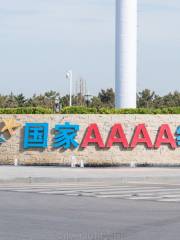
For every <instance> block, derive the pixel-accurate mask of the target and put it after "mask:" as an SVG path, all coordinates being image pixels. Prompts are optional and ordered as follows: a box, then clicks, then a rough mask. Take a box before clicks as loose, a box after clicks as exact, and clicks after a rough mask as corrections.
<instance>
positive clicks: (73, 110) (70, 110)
mask: <svg viewBox="0 0 180 240" xmlns="http://www.w3.org/2000/svg"><path fill="white" fill-rule="evenodd" d="M61 113H63V114H180V107H169V108H161V109H155V108H136V109H111V108H101V109H96V108H87V107H66V108H64V109H62V111H61Z"/></svg>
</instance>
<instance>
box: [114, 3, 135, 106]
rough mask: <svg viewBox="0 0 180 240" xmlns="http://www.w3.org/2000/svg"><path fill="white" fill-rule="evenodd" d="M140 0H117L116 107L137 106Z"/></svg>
mask: <svg viewBox="0 0 180 240" xmlns="http://www.w3.org/2000/svg"><path fill="white" fill-rule="evenodd" d="M137 1H138V0H116V87H115V92H116V108H136V81H137V16H138V7H137V6H138V4H137Z"/></svg>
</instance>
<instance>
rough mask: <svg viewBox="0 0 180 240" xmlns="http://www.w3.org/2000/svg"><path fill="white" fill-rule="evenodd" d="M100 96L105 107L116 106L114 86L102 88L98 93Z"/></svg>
mask: <svg viewBox="0 0 180 240" xmlns="http://www.w3.org/2000/svg"><path fill="white" fill-rule="evenodd" d="M98 98H99V99H100V101H101V102H102V104H103V106H104V107H109V108H113V107H114V106H115V93H114V91H113V89H112V88H108V89H106V90H103V89H102V90H101V91H100V93H99V94H98Z"/></svg>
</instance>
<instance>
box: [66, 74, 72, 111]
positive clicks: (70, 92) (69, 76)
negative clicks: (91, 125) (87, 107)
mask: <svg viewBox="0 0 180 240" xmlns="http://www.w3.org/2000/svg"><path fill="white" fill-rule="evenodd" d="M72 78H73V74H72V70H69V71H67V73H66V79H68V80H69V106H70V107H71V106H72Z"/></svg>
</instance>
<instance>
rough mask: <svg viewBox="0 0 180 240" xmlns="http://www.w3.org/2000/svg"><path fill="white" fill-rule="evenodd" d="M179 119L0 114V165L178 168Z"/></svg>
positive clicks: (179, 155)
mask: <svg viewBox="0 0 180 240" xmlns="http://www.w3.org/2000/svg"><path fill="white" fill-rule="evenodd" d="M179 126H180V115H1V116H0V164H14V162H17V161H18V163H19V164H21V165H71V164H72V162H76V163H82V162H83V164H85V165H96V166H98V165H126V164H130V163H137V164H154V165H159V164H165V165H175V164H180V127H179Z"/></svg>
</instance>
